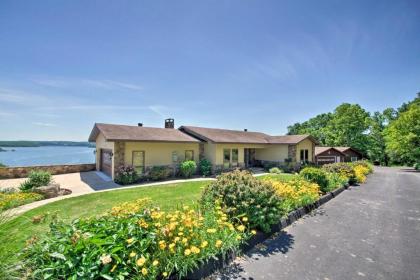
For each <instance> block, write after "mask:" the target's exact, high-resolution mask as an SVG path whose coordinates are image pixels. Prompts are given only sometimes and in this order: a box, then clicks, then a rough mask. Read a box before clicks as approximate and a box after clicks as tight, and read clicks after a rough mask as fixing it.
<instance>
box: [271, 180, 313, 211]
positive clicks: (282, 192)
mask: <svg viewBox="0 0 420 280" xmlns="http://www.w3.org/2000/svg"><path fill="white" fill-rule="evenodd" d="M267 182H268V183H269V184H271V185H272V186H273V188H274V189H275V191H276V194H277V195H278V196H280V197H281V198H282V202H281V204H280V205H281V209H282V211H283V213H289V212H290V211H293V210H295V209H297V208H299V207H302V206H306V205H310V204H312V203H314V202H315V201H317V200H318V199H319V193H320V189H319V186H318V185H317V184H315V183H311V182H309V181H306V180H304V179H301V178H297V179H293V180H290V181H287V182H280V181H275V180H268V181H267Z"/></svg>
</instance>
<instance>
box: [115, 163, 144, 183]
mask: <svg viewBox="0 0 420 280" xmlns="http://www.w3.org/2000/svg"><path fill="white" fill-rule="evenodd" d="M138 179H139V176H138V175H137V172H136V170H135V169H134V167H133V166H121V167H119V168H118V169H117V172H116V174H115V183H117V184H120V185H130V184H134V183H136V182H137V181H138Z"/></svg>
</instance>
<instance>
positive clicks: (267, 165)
mask: <svg viewBox="0 0 420 280" xmlns="http://www.w3.org/2000/svg"><path fill="white" fill-rule="evenodd" d="M273 167H278V164H277V163H275V162H271V161H266V162H264V163H263V168H264V170H265V171H270V169H271V168H273Z"/></svg>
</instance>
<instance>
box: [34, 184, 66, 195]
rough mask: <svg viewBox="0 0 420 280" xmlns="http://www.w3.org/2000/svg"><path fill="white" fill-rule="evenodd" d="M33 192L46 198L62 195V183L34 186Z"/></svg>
mask: <svg viewBox="0 0 420 280" xmlns="http://www.w3.org/2000/svg"><path fill="white" fill-rule="evenodd" d="M33 192H35V193H39V194H42V195H43V196H44V197H45V198H52V197H57V196H59V195H60V184H56V183H51V184H49V185H47V186H42V187H38V188H34V189H33Z"/></svg>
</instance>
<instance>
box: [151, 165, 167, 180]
mask: <svg viewBox="0 0 420 280" xmlns="http://www.w3.org/2000/svg"><path fill="white" fill-rule="evenodd" d="M170 176H171V170H170V169H169V168H168V167H166V166H153V167H152V169H150V172H149V178H150V179H151V180H152V181H159V180H164V179H167V178H169V177H170Z"/></svg>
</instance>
